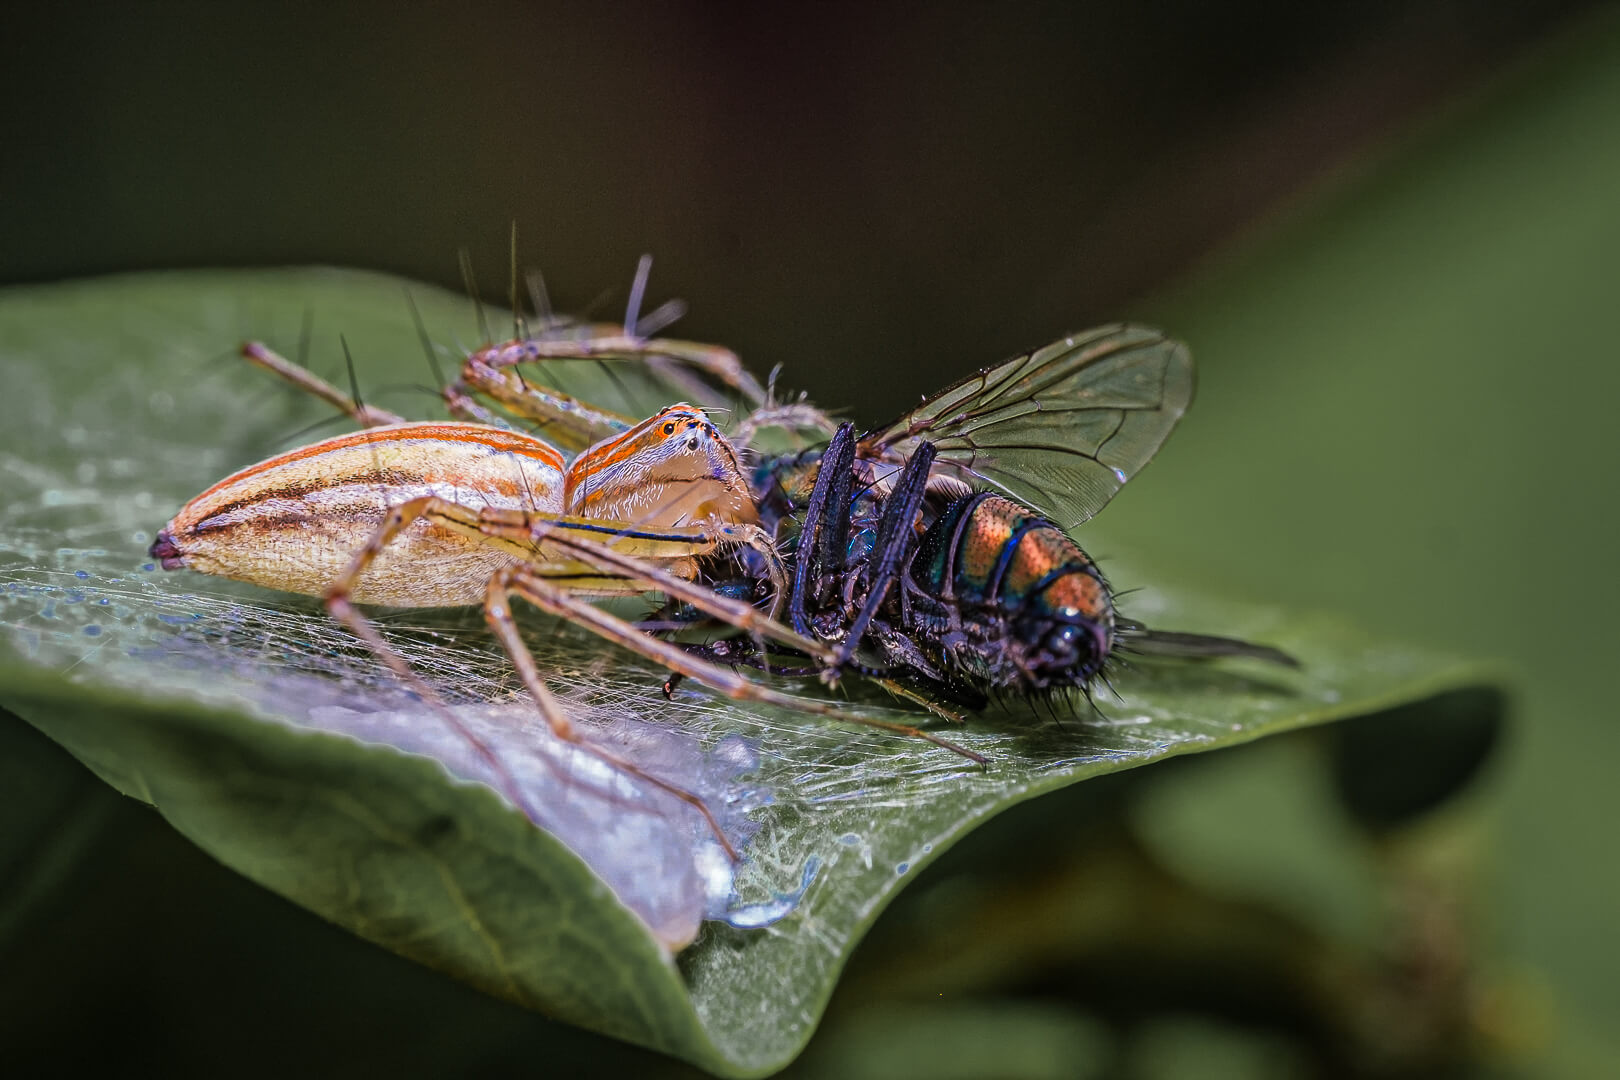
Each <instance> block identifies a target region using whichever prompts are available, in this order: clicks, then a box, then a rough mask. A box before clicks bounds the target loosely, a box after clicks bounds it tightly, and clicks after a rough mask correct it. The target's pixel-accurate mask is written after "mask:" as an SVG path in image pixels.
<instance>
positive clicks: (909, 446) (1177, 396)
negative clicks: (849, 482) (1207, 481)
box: [861, 326, 1193, 528]
mask: <svg viewBox="0 0 1620 1080" xmlns="http://www.w3.org/2000/svg"><path fill="white" fill-rule="evenodd" d="M1192 393H1193V367H1192V355H1191V354H1190V353H1189V352H1188V351H1187V347H1186V346H1185V345H1183V344H1182V343H1181V342H1179V341H1175V340H1173V339H1171V338H1168V337H1166V336H1165V335H1164V334H1162V333H1160V332H1159V331H1157V330H1153V329H1149V328H1148V327H1143V326H1106V327H1101V328H1098V329H1096V330H1088V331H1086V332H1084V333H1081V334H1075V335H1073V336H1071V337H1067V338H1064V339H1063V340H1061V341H1055V342H1053V343H1052V344H1050V345H1047V346H1045V347H1044V348H1041V349H1037V350H1035V351H1034V352H1030V353H1025V354H1023V355H1022V356H1016V357H1013V358H1012V359H1011V360H1006V361H1003V362H1002V363H1000V364H996V365H994V366H992V367H988V368H985V369H984V370H983V371H981V372H979V373H978V374H976V375H970V376H968V377H967V378H965V379H963V380H962V381H960V382H958V383H955V384H954V385H952V386H950V387H948V388H946V389H945V390H942V391H940V392H939V393H938V394H935V395H933V396H932V397H930V398H928V399H927V400H925V401H924V402H923V403H922V404H921V405H920V406H918V407H917V408H916V409H914V410H912V411H911V412H909V413H907V414H906V415H905V416H902V417H901V418H900V419H899V420H896V421H895V422H894V423H893V424H891V425H889V426H888V427H887V428H884V429H883V430H881V431H877V432H874V433H873V434H871V435H868V436H866V437H865V438H864V439H862V440H861V452H862V453H863V455H864V456H867V457H883V458H886V459H889V460H903V459H905V458H908V457H910V456H911V454H912V453H913V452H915V450H916V448H917V444H918V443H919V442H921V441H922V440H924V439H926V440H928V441H929V442H932V443H933V444H934V446H935V448H936V449H937V450H938V452H939V454H938V457H937V458H936V460H935V463H934V469H935V471H945V472H950V473H954V474H955V475H956V476H958V477H959V478H960V479H962V480H965V481H967V482H968V483H969V484H972V485H973V486H975V487H985V486H988V487H991V488H994V489H996V490H999V491H1001V492H1003V493H1005V494H1007V495H1009V496H1011V497H1012V498H1014V499H1017V500H1018V501H1020V502H1023V503H1025V504H1026V505H1029V506H1032V507H1034V508H1035V509H1037V510H1039V511H1040V512H1041V513H1043V514H1045V515H1047V516H1048V517H1050V518H1052V519H1053V520H1054V521H1056V522H1057V523H1058V524H1060V525H1064V526H1066V527H1069V528H1073V527H1074V526H1075V525H1078V524H1080V523H1081V522H1083V521H1087V520H1089V519H1090V518H1091V517H1092V515H1094V514H1096V513H1097V511H1099V510H1101V509H1102V508H1103V507H1104V506H1105V505H1107V503H1108V500H1109V499H1112V498H1113V497H1114V493H1115V492H1117V491H1118V490H1119V489H1120V488H1122V487H1124V486H1125V482H1126V481H1127V480H1129V479H1130V478H1131V476H1132V475H1134V474H1135V473H1136V471H1137V470H1138V469H1140V468H1141V467H1142V466H1143V465H1145V464H1147V462H1148V461H1149V459H1151V458H1152V457H1153V455H1154V454H1155V453H1156V452H1157V451H1158V449H1159V446H1160V445H1161V444H1162V443H1163V442H1164V440H1165V436H1167V435H1169V434H1170V429H1171V428H1173V427H1175V426H1176V421H1177V420H1179V419H1180V418H1181V414H1182V413H1183V412H1185V411H1186V409H1187V405H1188V404H1189V403H1190V402H1191V401H1192Z"/></svg>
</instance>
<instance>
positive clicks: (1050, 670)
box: [911, 492, 1115, 691]
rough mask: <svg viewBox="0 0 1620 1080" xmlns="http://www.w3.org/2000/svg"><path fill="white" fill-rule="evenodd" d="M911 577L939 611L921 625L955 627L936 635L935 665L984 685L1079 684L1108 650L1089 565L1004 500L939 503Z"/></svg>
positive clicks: (1105, 610) (1104, 595) (1105, 617)
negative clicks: (939, 651) (939, 647)
mask: <svg viewBox="0 0 1620 1080" xmlns="http://www.w3.org/2000/svg"><path fill="white" fill-rule="evenodd" d="M911 576H912V582H913V584H914V586H915V587H916V588H917V589H919V590H920V591H921V592H922V593H923V594H924V595H925V596H926V597H928V598H931V599H933V600H936V601H938V603H939V605H940V610H939V612H936V613H928V614H925V615H924V618H925V619H929V620H932V621H936V622H937V620H938V619H939V618H940V617H941V616H942V615H943V616H944V617H945V618H946V619H947V620H948V621H951V622H954V623H956V624H957V625H956V626H954V627H953V628H952V629H953V630H954V631H956V632H955V633H950V634H946V635H943V636H942V640H943V643H944V646H945V648H944V652H945V654H946V655H944V656H942V657H941V660H942V661H944V662H945V663H946V664H948V666H950V667H954V668H957V669H958V670H962V671H965V672H966V673H967V674H969V675H970V676H972V677H975V678H979V679H983V680H986V681H988V682H989V683H991V684H992V685H995V686H998V687H1001V688H1005V689H1013V688H1016V689H1019V690H1025V691H1034V690H1045V689H1048V688H1056V687H1062V686H1082V685H1084V684H1085V683H1086V682H1087V681H1089V680H1090V679H1091V677H1092V676H1094V675H1096V674H1097V672H1098V671H1099V670H1101V668H1102V666H1103V664H1104V662H1106V660H1107V659H1108V655H1109V653H1110V652H1111V651H1112V650H1113V647H1114V629H1115V628H1114V604H1113V598H1112V596H1111V595H1110V593H1109V589H1108V583H1107V582H1106V581H1104V580H1103V577H1102V575H1101V574H1100V573H1099V572H1098V570H1097V567H1096V564H1095V563H1093V562H1092V561H1091V559H1090V558H1089V557H1088V556H1087V555H1086V553H1085V552H1084V551H1082V550H1081V549H1080V545H1078V544H1076V543H1075V542H1074V541H1073V540H1071V539H1069V537H1068V536H1067V535H1065V534H1064V532H1063V530H1061V529H1059V528H1058V527H1057V525H1055V524H1054V523H1052V522H1051V521H1049V520H1048V519H1046V518H1044V517H1041V516H1040V515H1038V514H1036V513H1034V512H1033V511H1031V510H1029V509H1028V508H1027V507H1024V506H1020V505H1019V504H1018V503H1015V502H1013V501H1012V500H1010V499H1005V498H1002V497H1001V496H999V495H992V494H988V493H984V492H980V493H978V494H975V495H969V496H966V497H964V498H961V499H957V500H956V501H955V502H952V503H951V504H949V505H948V506H946V507H945V509H944V510H943V511H942V512H941V513H940V515H939V517H938V518H936V519H935V520H934V523H933V524H932V525H931V526H930V527H929V530H928V532H927V534H926V535H925V536H924V537H923V540H922V543H921V546H920V547H919V549H918V552H917V558H916V560H915V561H914V562H913V563H912V571H911ZM925 606H927V605H925ZM953 612H954V614H953Z"/></svg>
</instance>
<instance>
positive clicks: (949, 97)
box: [0, 0, 1582, 422]
mask: <svg viewBox="0 0 1620 1080" xmlns="http://www.w3.org/2000/svg"><path fill="white" fill-rule="evenodd" d="M1580 7H1582V5H1580V4H1575V3H1547V2H1521V3H1507V2H1498V3H1487V4H1477V3H1461V2H1433V0H1428V2H1421V3H1395V2H1389V3H1371V4H1369V3H1345V2H1333V3H1322V4H1303V5H1302V4H1290V3H1277V2H1272V3H1265V2H1261V3H1256V2H1252V0H1240V2H1237V3H1231V4H1220V5H1203V4H1193V3H1167V4H1150V5H1136V4H1069V5H1065V4H1055V5H1054V4H1048V5H969V4H955V5H947V6H943V7H933V8H931V9H929V12H928V16H927V17H926V18H924V17H922V14H923V13H922V12H921V11H917V10H909V9H906V8H904V7H898V6H895V7H890V6H884V5H872V6H870V7H869V6H866V5H851V6H849V7H847V8H839V7H836V6H835V7H830V8H820V7H817V8H815V9H813V10H812V9H810V8H806V9H803V10H799V9H793V11H792V14H787V13H785V12H783V11H780V10H778V9H776V8H775V7H774V6H769V5H763V6H757V7H756V6H755V5H749V4H717V5H694V4H688V5H679V4H656V3H653V4H604V5H599V6H596V5H575V6H553V5H545V4H505V5H502V4H470V5H457V6H441V7H436V8H432V9H428V8H425V7H423V8H417V7H413V6H411V5H399V4H375V5H369V4H337V5H325V4H310V5H293V4H289V5H281V6H274V5H272V6H266V7H262V8H255V7H253V6H251V5H235V6H233V7H232V9H231V11H230V13H229V14H228V15H224V14H221V13H220V11H219V10H218V8H217V7H216V6H215V5H209V4H198V5H192V6H187V5H157V6H156V8H155V9H148V8H145V7H137V6H118V7H115V6H111V5H108V6H106V7H104V8H100V9H95V10H94V14H93V15H90V16H88V17H86V16H84V15H81V14H78V13H75V14H74V15H72V16H67V15H65V14H63V15H55V14H51V13H50V12H49V10H48V9H34V10H31V11H29V12H28V13H26V14H13V15H12V16H10V17H9V19H8V28H7V33H6V41H5V43H4V44H3V45H0V50H3V51H0V80H3V81H0V86H4V100H5V101H6V102H7V108H6V109H4V110H3V112H0V145H3V146H4V147H5V148H6V149H5V152H4V154H3V158H0V196H3V197H0V236H3V237H4V245H3V249H0V280H7V281H41V280H51V279H56V278H63V277H71V276H81V275H85V274H94V273H104V272H107V271H116V270H138V269H151V268H155V267H195V266H264V265H278V264H296V263H330V264H336V265H344V266H363V267H371V268H376V269H382V270H388V271H392V272H395V273H399V274H404V275H407V276H409V277H413V278H418V279H422V280H427V281H436V282H440V283H442V284H445V285H448V286H452V287H456V288H460V287H461V284H462V282H461V277H460V273H459V271H458V269H457V264H456V253H457V251H458V250H459V249H461V248H463V247H465V248H467V249H469V250H470V251H471V253H472V255H473V258H474V262H475V265H476V267H477V268H478V271H479V274H480V277H481V279H482V285H483V288H484V289H485V290H486V291H487V292H488V293H490V294H491V296H492V297H494V298H503V297H505V296H506V284H505V279H506V276H507V275H506V267H507V263H508V259H507V252H508V235H509V227H510V224H511V223H512V222H514V221H515V222H516V223H517V225H518V231H519V237H520V244H521V250H520V254H521V256H522V258H523V260H524V261H525V263H526V264H528V265H534V266H538V267H540V268H541V269H543V270H544V271H545V272H546V273H547V275H548V277H549V280H550V283H551V287H552V290H553V292H554V294H555V299H556V301H557V303H558V306H559V307H560V308H561V309H562V310H577V309H578V308H580V307H582V306H585V305H586V304H588V303H589V302H590V301H591V300H592V299H594V298H595V297H596V296H598V294H599V293H600V292H601V291H602V290H604V289H607V288H609V287H613V288H615V289H616V292H615V300H614V304H613V305H612V309H617V308H618V305H619V304H621V303H622V296H623V293H624V288H625V285H626V283H627V281H628V278H629V275H630V272H631V269H632V268H633V267H634V265H635V260H636V258H637V256H639V255H640V254H641V253H642V252H651V253H653V254H654V255H655V256H656V258H657V263H656V266H655V277H654V286H655V291H656V292H658V294H659V295H678V296H681V297H683V298H685V299H686V300H688V301H689V302H690V303H691V307H692V316H691V318H690V319H689V320H688V321H687V322H686V323H685V324H684V325H683V326H682V327H681V330H682V332H683V333H685V334H687V335H690V336H693V337H696V338H698V339H700V340H717V341H724V342H726V343H727V344H729V345H731V346H732V347H733V348H735V349H737V350H738V351H739V352H740V353H741V354H742V355H743V356H744V357H745V358H747V359H749V360H751V361H752V362H753V364H754V366H755V367H756V368H760V369H768V368H769V366H771V365H774V364H778V363H780V364H784V365H785V366H786V369H787V371H788V373H789V377H790V378H791V379H792V380H793V382H794V384H795V385H798V386H802V387H804V388H807V389H809V390H810V391H811V392H812V394H813V397H814V399H815V400H817V401H818V402H821V403H823V404H826V405H836V406H851V405H856V404H859V405H860V407H861V410H862V412H863V414H864V417H865V419H867V420H870V421H874V422H875V421H876V420H879V419H882V418H883V414H889V413H894V412H896V411H898V410H899V409H900V408H902V407H903V406H904V405H906V404H909V403H910V401H911V400H913V399H914V397H915V395H917V394H918V393H920V392H922V391H923V390H925V389H931V388H933V387H934V386H935V385H936V384H937V385H943V383H944V381H945V378H944V376H946V375H955V374H957V373H960V372H962V371H965V370H968V369H970V368H974V367H978V366H981V365H982V364H984V363H986V362H988V361H989V360H990V359H995V358H1000V357H1002V356H1004V355H1007V354H1009V353H1011V352H1014V351H1017V350H1019V349H1021V348H1026V347H1029V346H1033V345H1035V344H1038V343H1040V342H1043V341H1045V340H1048V339H1050V338H1053V337H1056V336H1058V335H1060V334H1062V333H1065V332H1067V331H1069V330H1074V329H1079V328H1082V327H1084V326H1089V325H1093V324H1095V323H1098V322H1103V321H1108V320H1112V319H1117V318H1119V317H1120V316H1121V315H1122V314H1125V313H1128V312H1130V311H1131V310H1132V307H1131V302H1132V301H1133V300H1137V299H1138V298H1140V297H1142V296H1143V295H1145V294H1147V293H1149V292H1150V291H1152V290H1155V289H1160V288H1162V287H1163V286H1164V284H1165V283H1166V282H1167V281H1168V280H1171V279H1174V278H1176V277H1177V276H1179V275H1181V274H1183V273H1185V272H1186V271H1187V269H1188V268H1189V266H1191V265H1193V264H1194V263H1195V262H1196V261H1197V260H1198V259H1199V258H1200V257H1201V256H1203V255H1205V254H1207V253H1208V252H1209V251H1211V250H1212V249H1215V248H1218V247H1219V246H1220V245H1222V244H1223V243H1225V242H1228V241H1230V240H1231V239H1232V237H1233V236H1234V235H1236V234H1239V233H1241V232H1242V231H1243V230H1245V229H1247V228H1250V227H1252V226H1253V225H1254V224H1255V222H1256V221H1258V220H1261V219H1263V218H1265V217H1266V216H1267V215H1268V214H1270V213H1273V212H1274V211H1275V210H1276V209H1277V207H1278V206H1279V205H1282V204H1286V203H1287V202H1288V201H1289V200H1291V199H1293V198H1294V197H1296V196H1297V195H1298V193H1299V192H1300V191H1301V190H1303V189H1306V188H1308V187H1309V186H1310V185H1312V184H1313V183H1316V182H1319V181H1320V180H1322V179H1323V178H1324V177H1327V176H1331V175H1333V174H1334V173H1335V172H1336V171H1338V170H1342V169H1344V168H1346V167H1347V166H1350V165H1352V164H1353V163H1354V162H1356V161H1358V160H1360V159H1361V158H1362V157H1364V155H1365V154H1366V152H1367V151H1368V150H1369V148H1371V147H1375V146H1377V145H1379V143H1380V142H1381V141H1382V140H1385V139H1387V138H1388V137H1389V136H1390V135H1391V133H1392V132H1396V131H1399V130H1401V129H1402V125H1403V124H1405V123H1407V122H1409V121H1410V120H1412V119H1413V118H1414V117H1417V116H1422V115H1425V114H1426V113H1427V112H1428V110H1430V109H1432V108H1433V107H1434V106H1436V105H1437V104H1438V103H1441V102H1444V101H1447V100H1454V99H1456V97H1457V96H1458V95H1459V94H1465V93H1467V92H1468V90H1469V89H1470V88H1472V87H1475V86H1477V85H1479V83H1480V81H1481V80H1482V79H1484V78H1485V77H1487V76H1488V75H1489V73H1490V72H1491V71H1493V70H1494V69H1496V68H1497V67H1499V66H1500V65H1501V64H1503V63H1504V62H1507V61H1509V60H1510V59H1511V58H1512V57H1514V56H1515V55H1517V54H1519V53H1520V52H1522V50H1524V49H1525V48H1527V47H1529V46H1530V45H1531V44H1532V43H1533V42H1535V41H1537V40H1538V39H1539V38H1540V37H1541V36H1542V35H1544V34H1546V33H1548V32H1550V31H1551V30H1552V29H1553V28H1554V27H1556V26H1558V25H1559V24H1560V22H1561V20H1562V18H1563V17H1564V16H1565V15H1566V14H1567V12H1569V11H1571V10H1575V9H1579V8H1580ZM30 23H33V24H34V25H30ZM919 368H922V369H924V370H926V371H928V373H929V375H928V377H927V378H925V379H923V380H921V381H919V380H918V378H917V376H916V371H917V369H919Z"/></svg>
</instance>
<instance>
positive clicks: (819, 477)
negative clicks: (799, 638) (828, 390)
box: [788, 423, 855, 637]
mask: <svg viewBox="0 0 1620 1080" xmlns="http://www.w3.org/2000/svg"><path fill="white" fill-rule="evenodd" d="M854 465H855V425H854V424H850V423H844V424H841V425H839V428H838V431H837V432H836V433H835V434H834V435H833V437H832V441H831V442H829V443H828V444H827V449H826V450H824V451H823V452H822V455H821V464H820V466H819V467H818V468H817V469H816V483H815V486H814V487H812V488H811V489H810V500H809V502H808V504H807V505H806V506H805V508H804V520H803V522H802V523H801V525H800V527H799V541H798V549H797V550H796V551H795V552H794V555H793V591H792V595H791V597H790V598H789V600H788V618H789V620H790V621H791V622H792V623H793V628H794V629H795V630H797V631H798V632H799V633H801V634H803V635H804V636H806V637H811V636H813V631H812V630H811V629H810V616H809V613H808V612H807V611H806V610H805V591H806V589H808V588H809V587H810V586H809V584H808V583H809V582H811V581H813V580H815V579H818V578H819V577H820V576H821V574H822V573H823V572H825V570H826V566H825V561H824V558H825V556H826V550H825V548H826V545H824V544H823V543H822V541H821V535H822V531H823V529H824V528H825V526H826V525H827V523H828V521H829V520H830V521H837V520H839V518H840V517H842V519H843V520H845V521H846V522H847V520H848V516H849V498H848V494H849V484H850V480H851V476H850V471H851V470H852V469H853V468H854ZM840 478H842V479H840ZM840 484H841V485H842V486H841V487H839V490H841V491H843V492H844V498H842V499H841V500H835V499H834V496H833V492H832V489H833V488H834V487H835V486H839V485H840ZM846 527H847V526H846ZM837 554H838V562H839V565H842V564H843V554H844V553H843V552H842V551H839V552H837ZM818 591H819V590H818Z"/></svg>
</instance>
